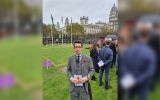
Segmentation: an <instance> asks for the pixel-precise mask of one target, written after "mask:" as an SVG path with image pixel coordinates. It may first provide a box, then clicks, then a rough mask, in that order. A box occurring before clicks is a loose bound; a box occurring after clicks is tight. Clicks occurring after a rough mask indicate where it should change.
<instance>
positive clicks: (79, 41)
mask: <svg viewBox="0 0 160 100" xmlns="http://www.w3.org/2000/svg"><path fill="white" fill-rule="evenodd" d="M76 43H79V44H81V46H82V47H83V42H82V41H81V40H76V41H74V43H73V46H74V47H75V44H76Z"/></svg>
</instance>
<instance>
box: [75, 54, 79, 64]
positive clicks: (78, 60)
mask: <svg viewBox="0 0 160 100" xmlns="http://www.w3.org/2000/svg"><path fill="white" fill-rule="evenodd" d="M79 60H80V56H79V55H78V56H77V61H76V62H77V63H79Z"/></svg>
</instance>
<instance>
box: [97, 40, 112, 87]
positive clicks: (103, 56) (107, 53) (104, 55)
mask: <svg viewBox="0 0 160 100" xmlns="http://www.w3.org/2000/svg"><path fill="white" fill-rule="evenodd" d="M105 42H106V45H105V46H104V47H103V48H102V49H101V50H100V51H99V57H98V59H99V61H102V62H103V63H104V64H103V65H102V66H100V76H99V83H100V86H102V84H103V82H102V76H103V72H104V70H105V89H109V88H111V86H109V84H108V78H109V71H110V68H111V65H112V60H113V52H112V50H111V49H110V48H109V45H110V43H111V40H110V39H108V38H106V39H105Z"/></svg>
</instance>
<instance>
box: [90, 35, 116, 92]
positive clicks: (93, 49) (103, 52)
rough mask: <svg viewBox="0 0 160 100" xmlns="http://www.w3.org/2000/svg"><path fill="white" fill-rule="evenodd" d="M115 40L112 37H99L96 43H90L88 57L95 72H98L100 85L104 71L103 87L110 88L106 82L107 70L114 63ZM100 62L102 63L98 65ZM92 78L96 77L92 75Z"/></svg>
mask: <svg viewBox="0 0 160 100" xmlns="http://www.w3.org/2000/svg"><path fill="white" fill-rule="evenodd" d="M116 48H117V40H116V39H115V40H112V38H105V37H100V38H99V40H98V41H97V43H96V44H90V57H91V59H92V61H93V65H94V69H95V72H96V73H99V85H100V86H102V85H103V82H102V77H103V73H104V72H105V89H106V90H107V89H109V88H111V86H110V85H109V82H108V78H109V71H110V69H111V68H113V66H115V64H116V56H117V49H116ZM100 62H102V63H104V64H102V65H99V63H100ZM91 79H92V80H94V81H95V80H96V79H97V78H96V77H95V76H94V75H93V77H92V78H91Z"/></svg>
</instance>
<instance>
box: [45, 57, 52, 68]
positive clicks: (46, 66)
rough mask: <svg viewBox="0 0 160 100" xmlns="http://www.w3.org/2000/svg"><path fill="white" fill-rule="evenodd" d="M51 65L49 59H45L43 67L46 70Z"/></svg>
mask: <svg viewBox="0 0 160 100" xmlns="http://www.w3.org/2000/svg"><path fill="white" fill-rule="evenodd" d="M52 64H53V63H52V61H51V60H50V59H47V60H45V61H44V62H43V67H45V68H47V69H48V68H49V67H50V66H51V65H52Z"/></svg>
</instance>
